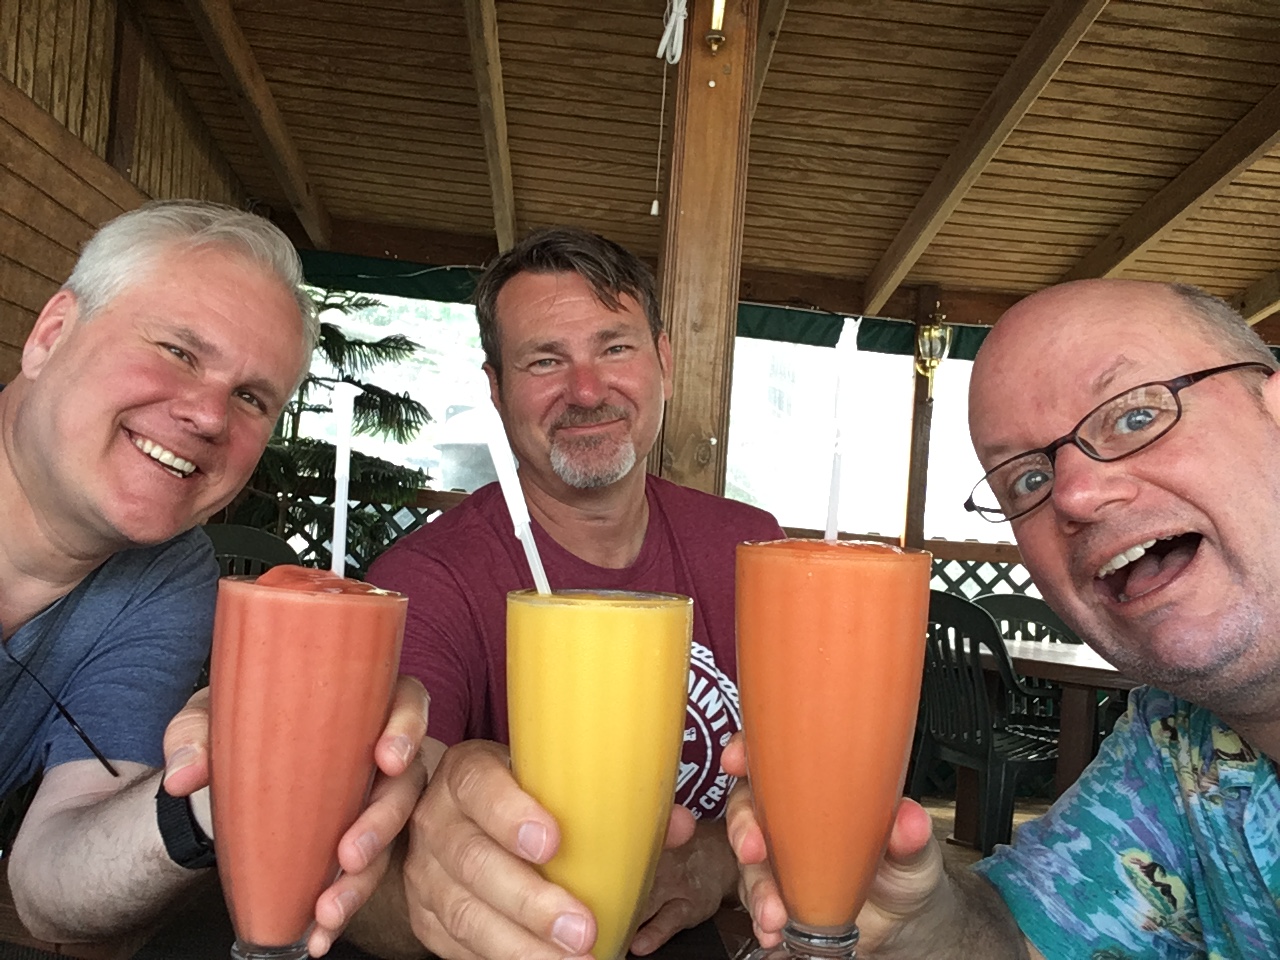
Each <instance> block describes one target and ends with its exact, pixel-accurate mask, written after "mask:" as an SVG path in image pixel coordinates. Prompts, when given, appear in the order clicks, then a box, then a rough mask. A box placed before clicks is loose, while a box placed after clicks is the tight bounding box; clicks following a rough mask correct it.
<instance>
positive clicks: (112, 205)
mask: <svg viewBox="0 0 1280 960" xmlns="http://www.w3.org/2000/svg"><path fill="white" fill-rule="evenodd" d="M143 199H144V198H143V196H142V195H141V194H140V193H139V192H138V191H137V190H136V189H135V188H134V187H133V186H132V185H131V184H130V183H129V182H128V181H127V180H125V179H124V178H123V177H122V176H120V174H119V173H117V172H116V171H115V170H113V169H112V168H111V167H110V166H109V165H108V164H107V163H106V161H104V160H103V159H102V158H101V157H99V156H96V155H95V154H94V153H93V151H92V150H91V149H90V148H89V147H88V145H87V144H85V143H84V142H83V141H82V140H81V139H80V138H78V137H77V136H75V134H73V133H72V132H71V131H70V130H69V129H68V128H67V127H66V126H64V125H63V124H62V123H60V122H59V121H58V120H57V119H56V118H55V117H54V116H53V115H52V114H50V113H49V112H48V111H46V110H45V109H43V108H42V107H40V106H39V105H38V104H37V103H36V102H35V101H34V100H33V99H31V97H30V96H28V95H27V94H26V93H25V92H24V91H22V90H21V89H20V88H18V87H17V86H16V85H15V84H13V83H11V82H10V81H8V80H0V298H2V299H3V303H4V304H5V306H4V307H3V309H2V311H0V312H2V315H3V318H4V329H3V330H0V347H2V348H3V349H0V378H4V377H8V376H12V374H13V372H14V370H16V369H17V368H16V362H17V357H18V350H19V349H20V347H21V343H22V340H23V339H25V336H26V330H27V329H29V328H30V321H32V320H34V318H35V315H36V313H37V312H38V311H39V310H40V308H41V307H42V306H43V305H44V302H45V301H46V300H47V299H48V297H49V296H50V295H51V294H52V293H53V292H54V291H55V290H57V288H58V286H59V285H60V284H61V283H62V281H63V280H65V279H66V276H67V274H69V273H70V271H71V267H72V265H73V264H74V262H75V258H76V255H77V254H78V252H79V249H80V247H81V245H82V244H83V243H84V242H85V241H86V240H87V239H88V238H89V237H90V236H91V235H92V234H93V231H94V229H96V228H97V227H98V226H99V225H101V224H102V223H103V222H105V221H106V220H108V219H110V218H112V217H114V216H116V215H117V214H119V213H121V212H122V211H124V210H128V209H132V208H133V207H135V206H137V205H138V204H139V203H141V202H142V200H143Z"/></svg>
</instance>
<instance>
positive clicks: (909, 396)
mask: <svg viewBox="0 0 1280 960" xmlns="http://www.w3.org/2000/svg"><path fill="white" fill-rule="evenodd" d="M855 336H856V326H855V321H851V320H850V321H846V329H845V332H844V335H843V338H842V340H841V344H842V346H841V347H840V348H839V349H836V350H833V349H831V348H829V347H812V346H802V345H799V344H790V343H779V342H775V341H771V340H754V339H750V338H746V337H739V338H738V340H737V342H736V345H735V348H734V349H735V353H734V361H733V363H734V369H733V391H732V395H731V398H730V406H729V441H728V442H729V450H728V464H727V471H726V486H725V493H726V495H727V496H729V497H732V498H734V499H736V500H743V501H745V502H747V503H753V504H755V505H757V506H760V507H763V508H764V509H766V510H768V511H770V512H771V513H772V514H773V515H774V516H775V517H777V518H778V521H779V522H780V523H781V524H782V525H783V526H787V527H800V528H806V529H811V530H822V529H823V528H824V527H825V526H826V522H827V500H828V496H829V492H830V485H831V461H832V450H833V445H834V436H835V421H834V409H835V391H836V376H837V373H839V377H840V391H841V398H840V406H841V416H840V425H841V426H840V432H841V448H842V450H843V453H842V456H841V484H840V517H839V527H840V530H841V531H843V532H847V533H855V534H869V533H874V534H879V535H881V536H888V537H897V536H900V535H901V534H902V530H903V526H904V523H905V519H906V510H907V473H908V469H909V460H910V455H911V409H912V404H913V399H914V393H915V381H914V371H913V361H912V358H911V357H908V356H900V355H893V354H884V353H874V352H871V351H859V350H855V349H849V346H850V341H852V340H853V338H854V337H855ZM972 369H973V364H972V363H971V362H970V361H967V360H954V359H952V360H947V361H945V362H944V363H943V364H942V365H941V366H940V367H939V368H938V372H937V375H936V377H935V380H934V405H933V422H932V429H931V432H930V450H929V480H928V487H927V502H926V509H925V536H926V537H943V538H945V539H948V540H966V539H968V540H979V541H981V542H983V543H994V542H998V541H1002V540H1007V541H1012V540H1013V535H1012V532H1011V531H1010V528H1009V525H1008V524H1007V523H1004V524H992V523H988V522H987V521H986V520H983V519H982V518H980V517H978V516H977V515H976V514H970V513H968V512H967V511H966V510H965V509H964V506H963V504H964V501H965V499H966V498H967V497H968V495H969V490H970V489H971V488H972V486H973V484H974V481H976V480H977V479H978V477H979V476H981V474H982V468H981V467H980V466H979V465H978V459H977V457H976V456H975V455H974V453H973V448H972V446H971V445H970V443H969V426H968V393H969V373H970V371H971V370H972Z"/></svg>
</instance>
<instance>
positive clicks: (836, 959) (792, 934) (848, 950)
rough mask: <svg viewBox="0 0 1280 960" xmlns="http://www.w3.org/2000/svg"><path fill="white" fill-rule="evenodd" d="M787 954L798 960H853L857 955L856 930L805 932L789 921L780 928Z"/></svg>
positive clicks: (853, 928)
mask: <svg viewBox="0 0 1280 960" xmlns="http://www.w3.org/2000/svg"><path fill="white" fill-rule="evenodd" d="M782 942H783V943H784V944H785V945H786V947H787V952H788V953H790V954H791V956H793V957H796V958H798V960H810V958H812V960H855V958H856V957H857V955H858V952H857V950H856V949H855V947H857V945H858V928H857V927H850V928H849V929H848V930H845V931H840V932H837V933H832V932H830V931H829V930H828V931H824V932H821V933H820V932H818V931H816V930H806V929H805V928H804V927H801V926H798V925H797V924H794V923H792V922H790V921H788V922H787V925H786V926H785V927H783V928H782Z"/></svg>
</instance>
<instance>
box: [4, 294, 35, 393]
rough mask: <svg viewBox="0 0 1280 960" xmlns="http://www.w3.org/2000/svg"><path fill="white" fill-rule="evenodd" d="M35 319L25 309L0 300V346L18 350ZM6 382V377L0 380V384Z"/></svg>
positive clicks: (29, 311)
mask: <svg viewBox="0 0 1280 960" xmlns="http://www.w3.org/2000/svg"><path fill="white" fill-rule="evenodd" d="M35 318H36V314H35V312H33V311H31V310H28V309H27V308H26V307H20V306H18V304H16V303H11V302H9V301H8V300H4V299H0V346H7V347H9V348H19V349H20V348H21V347H22V345H23V343H25V342H26V339H27V334H28V333H29V332H30V331H31V326H32V324H33V323H34V322H35ZM0 356H3V351H0ZM8 380H9V377H7V376H6V377H4V378H3V379H0V383H7V382H8Z"/></svg>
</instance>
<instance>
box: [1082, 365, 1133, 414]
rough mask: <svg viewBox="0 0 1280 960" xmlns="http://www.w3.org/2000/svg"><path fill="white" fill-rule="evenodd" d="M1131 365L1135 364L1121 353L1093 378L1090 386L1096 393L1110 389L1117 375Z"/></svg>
mask: <svg viewBox="0 0 1280 960" xmlns="http://www.w3.org/2000/svg"><path fill="white" fill-rule="evenodd" d="M1131 366H1133V361H1132V360H1130V359H1129V358H1128V357H1126V356H1124V354H1121V355H1120V356H1118V357H1116V359H1115V360H1114V361H1112V363H1111V364H1110V366H1108V367H1107V368H1106V369H1104V370H1103V371H1102V372H1101V373H1099V374H1098V375H1097V376H1096V377H1094V378H1093V382H1092V383H1091V384H1090V388H1091V389H1092V390H1093V391H1094V393H1102V392H1103V391H1104V390H1110V389H1111V387H1112V384H1114V383H1115V381H1116V377H1118V376H1119V375H1120V374H1121V373H1123V372H1124V371H1125V370H1127V369H1128V368H1129V367H1131ZM1082 416H1083V414H1082Z"/></svg>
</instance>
